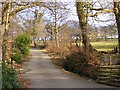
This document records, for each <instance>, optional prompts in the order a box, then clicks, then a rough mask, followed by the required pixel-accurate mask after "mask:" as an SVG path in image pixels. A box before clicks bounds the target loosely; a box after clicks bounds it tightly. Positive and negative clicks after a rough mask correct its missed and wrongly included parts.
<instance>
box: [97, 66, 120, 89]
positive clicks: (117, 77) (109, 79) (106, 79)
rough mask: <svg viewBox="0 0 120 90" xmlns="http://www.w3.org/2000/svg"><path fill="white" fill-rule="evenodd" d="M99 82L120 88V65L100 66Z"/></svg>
mask: <svg viewBox="0 0 120 90" xmlns="http://www.w3.org/2000/svg"><path fill="white" fill-rule="evenodd" d="M98 82H99V83H104V84H108V85H113V86H117V87H120V65H111V66H99V68H98Z"/></svg>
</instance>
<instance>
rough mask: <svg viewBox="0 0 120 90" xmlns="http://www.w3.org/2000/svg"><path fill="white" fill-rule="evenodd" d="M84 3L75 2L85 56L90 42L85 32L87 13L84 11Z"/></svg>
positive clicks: (86, 31)
mask: <svg viewBox="0 0 120 90" xmlns="http://www.w3.org/2000/svg"><path fill="white" fill-rule="evenodd" d="M84 6H85V2H77V1H76V8H77V14H78V19H79V25H80V28H81V30H82V43H83V49H84V53H85V54H87V53H88V52H89V51H90V46H91V45H90V42H89V38H88V30H87V13H86V12H85V10H84Z"/></svg>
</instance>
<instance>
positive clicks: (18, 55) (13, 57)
mask: <svg viewBox="0 0 120 90" xmlns="http://www.w3.org/2000/svg"><path fill="white" fill-rule="evenodd" d="M22 58H23V55H22V54H21V53H15V54H12V55H11V60H14V61H15V62H16V63H18V64H22V63H23V60H22Z"/></svg>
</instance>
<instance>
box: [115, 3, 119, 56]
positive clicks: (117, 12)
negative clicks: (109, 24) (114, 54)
mask: <svg viewBox="0 0 120 90" xmlns="http://www.w3.org/2000/svg"><path fill="white" fill-rule="evenodd" d="M114 9H116V10H115V12H114V13H115V17H116V23H117V29H118V44H119V45H118V46H119V55H120V1H118V2H114Z"/></svg>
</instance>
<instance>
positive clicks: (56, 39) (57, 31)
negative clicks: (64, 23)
mask: <svg viewBox="0 0 120 90" xmlns="http://www.w3.org/2000/svg"><path fill="white" fill-rule="evenodd" d="M56 3H57V2H56V1H55V14H54V15H55V41H56V46H57V47H59V38H58V35H59V30H58V26H57V9H56V8H57V6H56Z"/></svg>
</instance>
